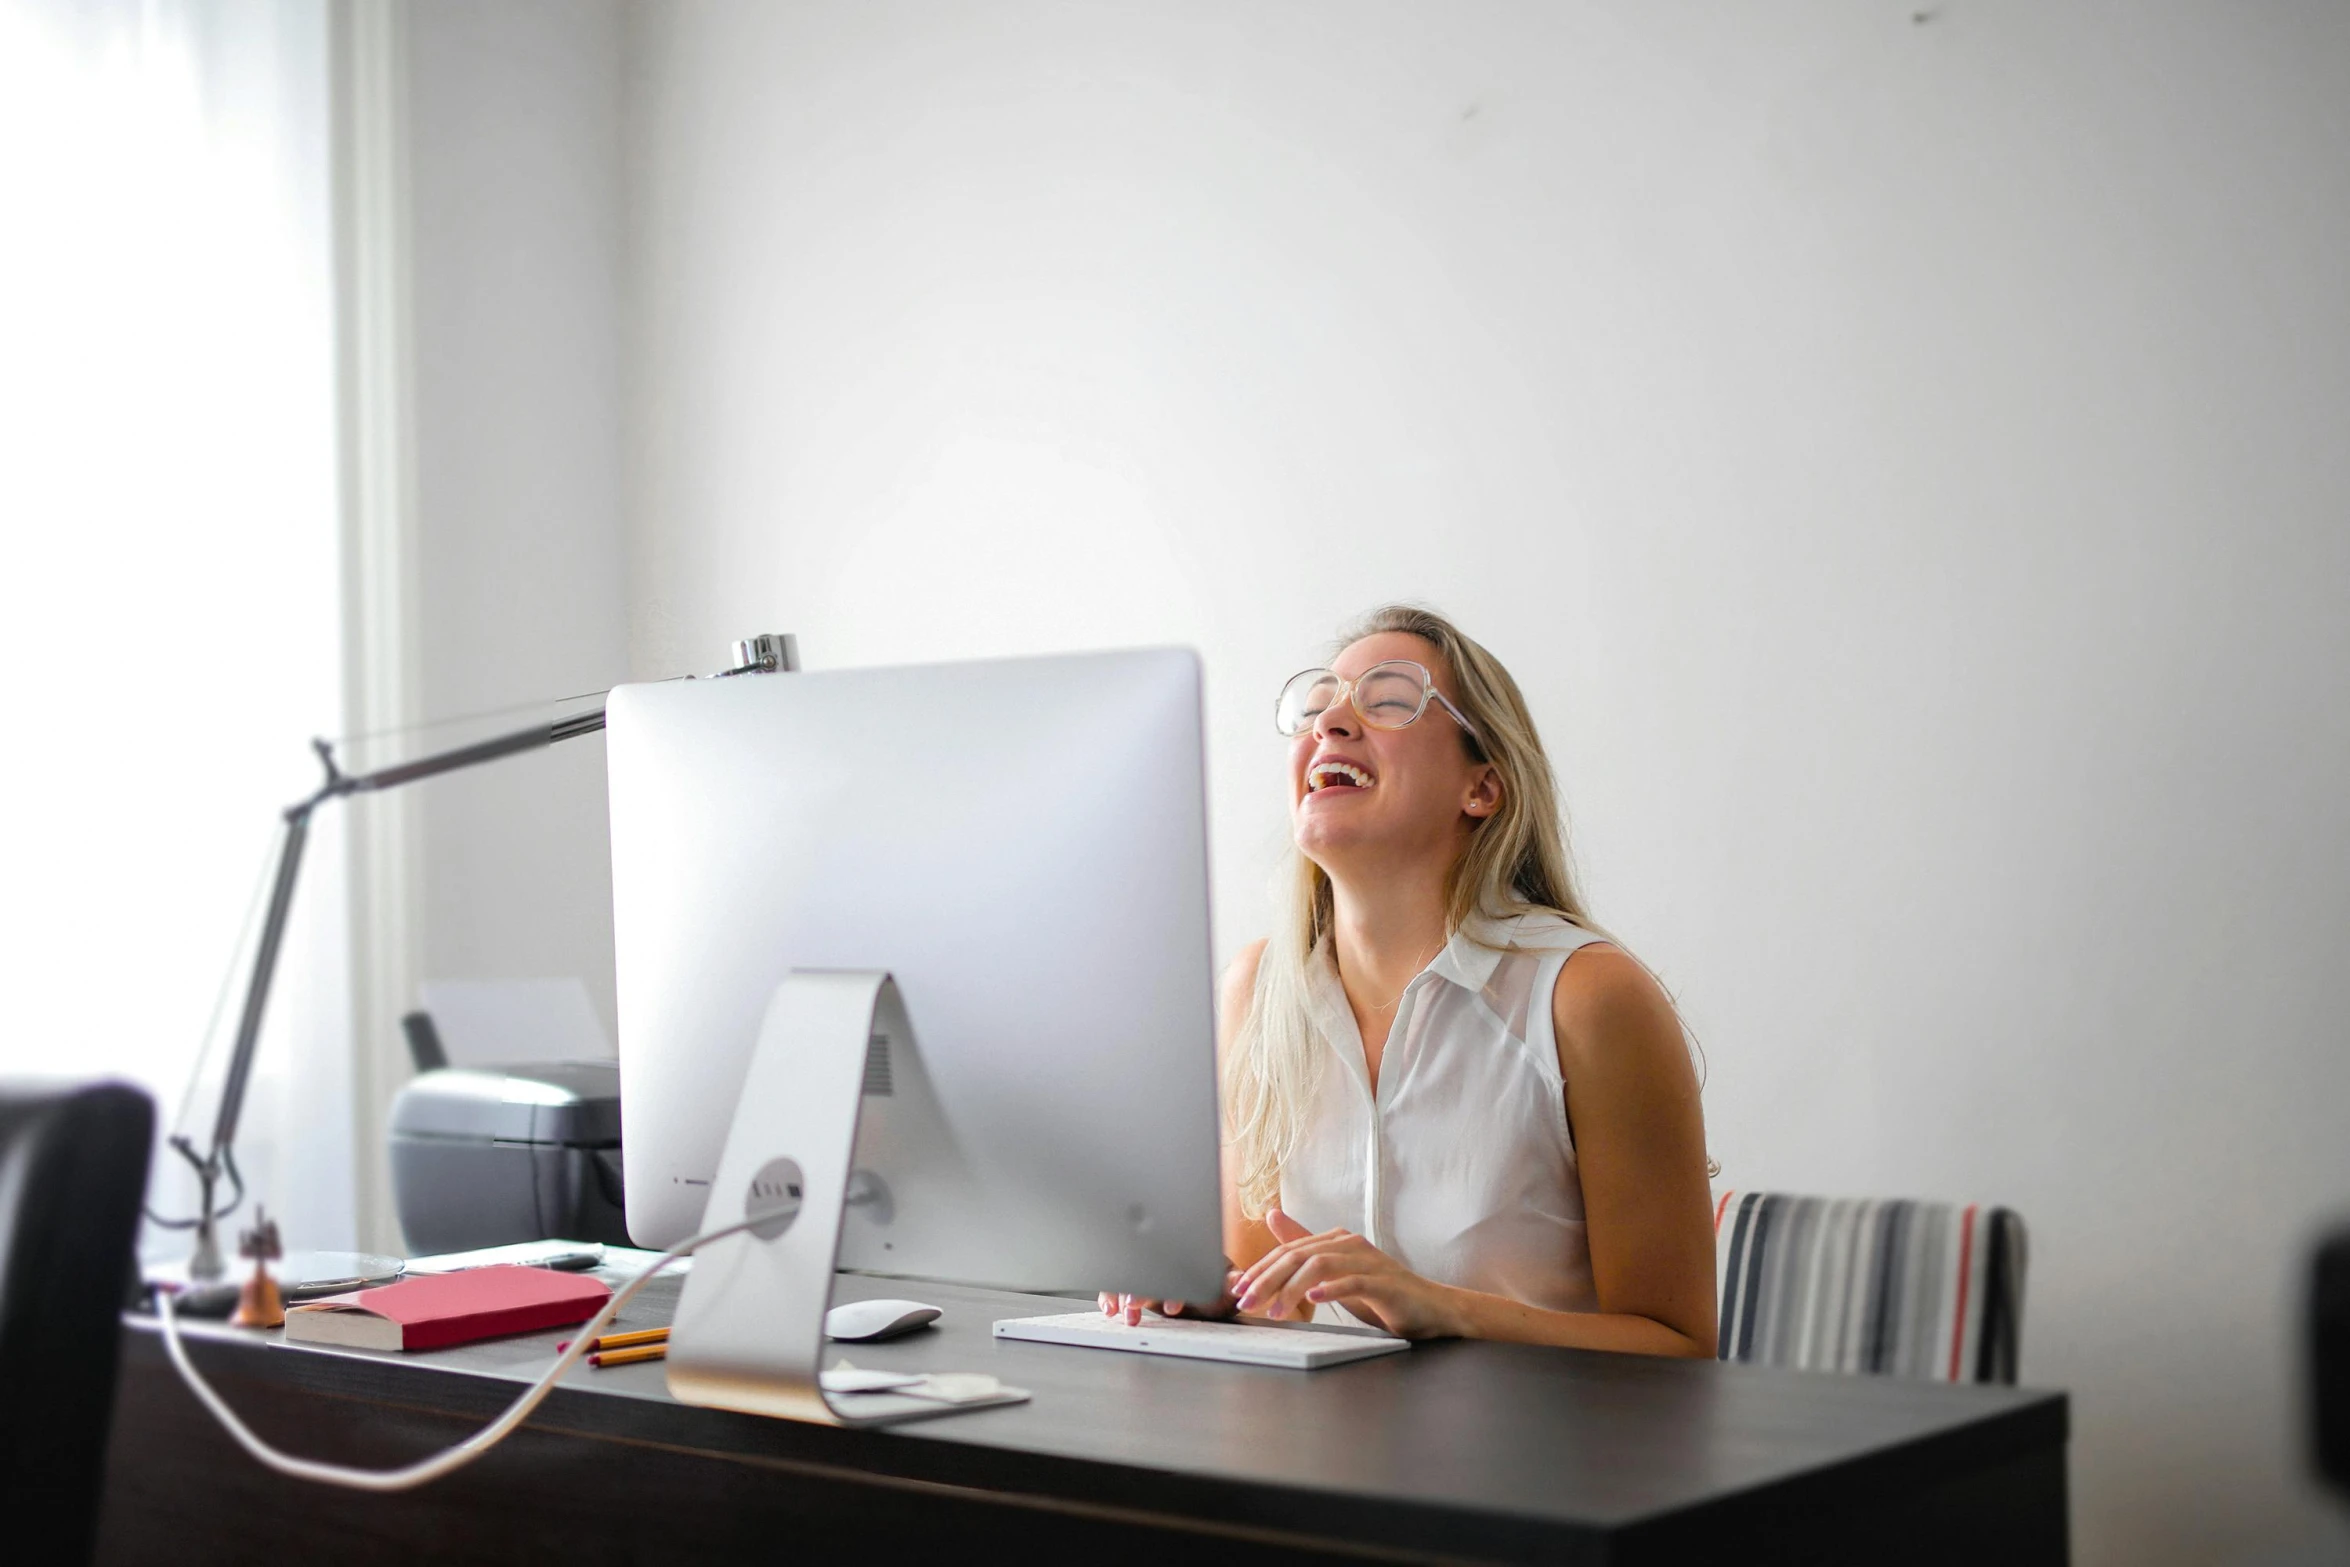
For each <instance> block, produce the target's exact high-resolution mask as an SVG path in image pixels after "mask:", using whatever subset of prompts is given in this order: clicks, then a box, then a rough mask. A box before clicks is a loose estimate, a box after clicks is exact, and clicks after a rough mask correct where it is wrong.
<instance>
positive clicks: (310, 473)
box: [0, 0, 351, 1252]
mask: <svg viewBox="0 0 2350 1567" xmlns="http://www.w3.org/2000/svg"><path fill="white" fill-rule="evenodd" d="M327 58H328V57H327V29H326V11H325V6H324V3H323V0H303V3H297V0H274V3H259V4H226V3H170V0H139V3H114V4H108V3H90V0H70V3H69V0H58V3H51V0H31V3H27V0H0V232H4V234H5V240H4V241H0V524H4V527H0V537H4V539H5V550H6V554H5V565H4V566H0V673H4V676H5V680H6V685H5V688H4V689H0V711H4V715H5V716H4V718H0V723H4V726H5V727H4V728H0V736H4V737H5V738H4V739H0V745H4V746H5V755H6V758H7V765H6V766H5V768H0V883H4V884H5V886H6V889H7V890H6V893H5V896H4V898H0V970H4V971H5V977H6V981H7V983H6V989H5V994H6V996H7V998H8V1007H9V1021H8V1026H7V1027H6V1028H5V1029H0V1075H9V1076H18V1075H24V1074H43V1075H60V1076H89V1075H99V1074H106V1075H115V1076H120V1077H124V1078H128V1079H130V1080H133V1081H135V1082H138V1083H140V1084H142V1085H144V1086H145V1087H147V1088H148V1089H149V1090H150V1091H151V1092H153V1093H154V1095H155V1096H156V1100H157V1106H158V1111H159V1115H160V1118H161V1119H162V1120H163V1122H164V1123H165V1128H166V1130H169V1129H171V1128H172V1127H173V1126H174V1125H175V1124H178V1125H181V1126H183V1127H184V1129H185V1130H188V1131H189V1132H191V1133H192V1134H194V1135H196V1136H197V1137H198V1140H199V1142H201V1141H202V1140H203V1137H204V1135H205V1134H206V1133H208V1131H209V1127H210V1106H209V1101H208V1098H206V1097H205V1095H204V1094H203V1093H202V1092H201V1090H202V1089H203V1086H204V1085H201V1084H198V1085H196V1086H197V1087H198V1088H199V1090H200V1092H199V1093H198V1095H197V1096H196V1097H197V1098H199V1099H204V1101H205V1102H204V1103H203V1104H201V1106H199V1107H197V1108H195V1109H193V1110H191V1111H185V1112H184V1111H183V1100H186V1099H188V1098H189V1090H190V1087H191V1075H192V1073H193V1071H194V1068H195V1065H196V1062H197V1059H198V1053H199V1049H200V1047H201V1046H202V1045H203V1043H204V1040H205V1038H206V1032H207V1023H208V1020H209V1019H211V1018H212V1017H213V1015H214V1012H215V1007H216V1003H217V1004H219V1010H220V1014H221V1016H220V1021H219V1024H218V1026H217V1029H216V1030H215V1032H216V1033H217V1034H218V1035H219V1036H220V1037H219V1038H218V1040H217V1041H216V1043H215V1048H214V1050H213V1052H212V1056H213V1060H214V1062H215V1064H217V1061H218V1058H219V1056H220V1055H221V1054H223V1053H224V1052H225V1045H226V1037H227V1035H228V1033H229V1031H230V1028H231V1026H232V1024H233V1019H234V1014H235V1006H236V1000H237V996H236V994H235V993H234V987H232V988H231V989H230V991H229V992H228V993H227V994H226V995H225V996H224V983H223V982H224V980H225V979H227V978H228V977H229V976H230V974H231V973H232V971H235V972H236V973H237V981H236V983H237V986H241V983H242V978H241V959H240V954H239V951H238V942H239V933H240V930H241V929H242V928H243V927H244V925H245V922H246V919H247V915H248V911H249V909H251V908H252V905H253V900H254V895H255V891H256V887H257V884H258V881H259V878H260V876H261V874H262V872H263V868H264V864H265V861H266V859H267V857H268V855H269V852H270V849H271V846H272V843H273V835H274V832H275V830H276V826H277V819H276V818H277V811H278V809H279V808H280V807H282V806H283V805H285V804H286V803H288V802H290V801H292V800H294V799H296V798H298V797H299V796H300V795H301V794H302V793H304V792H305V791H306V790H307V789H308V788H309V787H310V785H311V783H312V782H313V777H314V771H315V769H314V766H313V764H312V762H311V758H310V756H309V754H308V750H307V746H306V741H307V738H308V737H309V736H311V735H332V734H335V733H336V732H337V730H338V728H339V725H340V691H341V667H340V666H341V638H340V623H341V617H340V611H339V602H340V587H339V581H338V575H337V573H338V562H337V539H338V529H337V521H336V518H337V510H336V506H337V502H336V461H335V444H334V442H335V428H336V421H335V404H334V385H335V382H334V317H333V265H332V259H333V258H332V225H331V204H330V194H329V179H328V174H329V156H330V154H329V135H328V126H329V120H328V96H327V95H328V71H327ZM320 825H321V829H322V830H321V833H320V834H319V835H318V836H317V837H316V838H314V840H313V844H312V848H311V854H310V858H309V863H308V865H307V867H306V870H305V875H304V877H303V882H302V887H301V891H300V894H299V897H298V900H297V906H296V915H297V929H296V930H295V932H294V934H293V938H292V941H291V944H290V946H289V949H288V951H287V954H286V958H285V961H284V963H283V964H282V966H281V968H280V975H281V978H280V982H279V987H278V989H277V992H276V994H275V996H274V999H273V1002H272V1011H271V1028H270V1030H269V1032H268V1033H267V1034H266V1035H265V1044H264V1048H263V1055H262V1062H261V1066H260V1068H259V1071H258V1073H257V1082H256V1086H255V1092H254V1096H253V1102H252V1109H251V1110H250V1112H249V1113H248V1116H247V1121H246V1131H245V1135H244V1136H243V1137H241V1138H240V1143H239V1151H240V1154H241V1155H242V1162H243V1163H244V1166H245V1173H246V1175H247V1177H248V1180H249V1181H250V1182H251V1183H252V1185H253V1187H254V1188H255V1193H256V1195H257V1196H258V1197H260V1198H261V1199H262V1200H263V1201H266V1202H267V1203H268V1204H269V1206H270V1207H271V1209H272V1210H273V1212H275V1213H277V1214H280V1215H282V1216H283V1218H284V1219H285V1221H286V1231H287V1235H288V1240H289V1243H290V1244H294V1245H301V1246H325V1245H343V1244H348V1242H349V1236H350V1230H351V1175H350V1167H349V1145H350V1142H351V1115H350V1110H349V1087H348V1082H349V1065H348V1057H349V1044H348V1033H349V1029H348V1022H347V1018H346V1016H345V1005H344V997H345V995H346V988H345V985H344V981H343V968H344V958H343V953H344V950H345V939H344V934H343V929H344V927H343V906H342V900H343V877H342V874H341V870H342V867H341V858H342V856H341V849H340V843H339V838H338V837H337V836H336V833H337V829H336V826H335V824H334V823H333V822H332V821H330V820H325V819H322V821H321V824H320ZM176 1164H177V1161H176V1160H170V1159H168V1156H165V1157H164V1158H162V1159H159V1163H158V1167H157V1168H158V1176H159V1179H158V1181H157V1183H156V1186H155V1200H156V1203H157V1205H158V1206H159V1207H163V1208H166V1209H170V1208H175V1207H179V1208H184V1206H185V1204H186V1202H187V1200H188V1199H187V1197H186V1195H185V1193H186V1191H187V1190H190V1189H192V1188H191V1187H190V1186H189V1184H188V1183H184V1182H181V1181H180V1180H179V1179H178V1172H177V1171H176V1169H173V1168H171V1167H172V1166H174V1165H176ZM246 1213H247V1214H248V1215H249V1213H250V1207H249V1206H248V1208H247V1210H246ZM143 1244H144V1245H145V1247H146V1248H147V1249H148V1250H149V1251H150V1252H155V1251H157V1250H163V1251H168V1250H170V1249H172V1246H173V1242H172V1241H171V1240H170V1239H169V1238H168V1237H159V1236H157V1235H156V1234H155V1232H153V1231H152V1230H151V1231H150V1233H149V1236H148V1238H147V1240H146V1241H145V1242H144V1243H143ZM177 1245H178V1246H179V1247H181V1248H183V1249H184V1246H185V1241H184V1240H182V1241H179V1242H178V1243H177Z"/></svg>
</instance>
